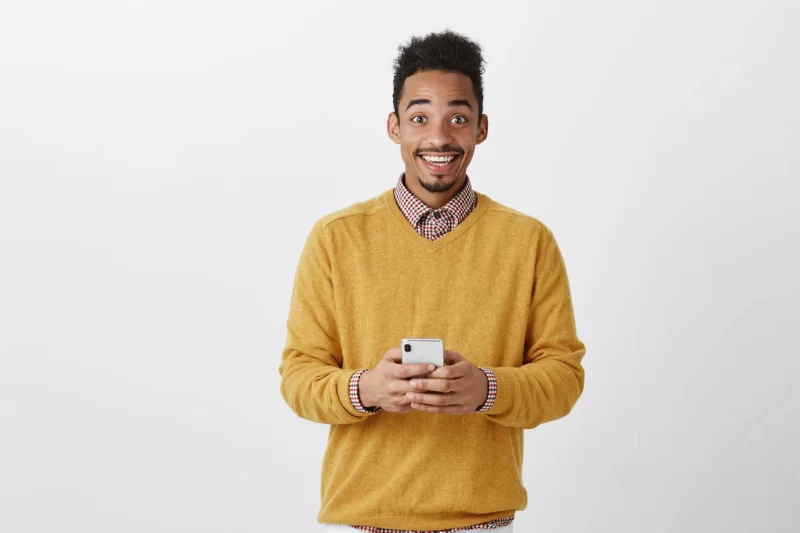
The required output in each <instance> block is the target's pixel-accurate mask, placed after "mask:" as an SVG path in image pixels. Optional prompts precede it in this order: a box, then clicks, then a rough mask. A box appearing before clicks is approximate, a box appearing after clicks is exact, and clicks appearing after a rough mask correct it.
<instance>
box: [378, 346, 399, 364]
mask: <svg viewBox="0 0 800 533" xmlns="http://www.w3.org/2000/svg"><path fill="white" fill-rule="evenodd" d="M383 358H384V359H386V360H387V361H392V362H394V363H402V362H403V352H401V351H400V347H399V346H395V347H393V348H390V349H389V350H387V351H386V353H385V354H383Z"/></svg>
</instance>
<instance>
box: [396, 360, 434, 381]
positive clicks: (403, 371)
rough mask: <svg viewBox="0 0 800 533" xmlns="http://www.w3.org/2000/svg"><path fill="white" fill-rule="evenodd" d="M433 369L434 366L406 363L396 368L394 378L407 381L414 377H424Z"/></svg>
mask: <svg viewBox="0 0 800 533" xmlns="http://www.w3.org/2000/svg"><path fill="white" fill-rule="evenodd" d="M435 369H436V366H434V365H432V364H429V363H408V364H405V365H399V366H397V367H396V369H395V373H394V376H395V377H396V378H398V379H409V378H413V377H416V376H424V375H426V374H429V373H430V372H431V371H432V370H435Z"/></svg>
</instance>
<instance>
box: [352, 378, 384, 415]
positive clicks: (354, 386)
mask: <svg viewBox="0 0 800 533" xmlns="http://www.w3.org/2000/svg"><path fill="white" fill-rule="evenodd" d="M367 371H368V369H366V368H362V369H361V370H358V371H356V372H355V373H354V374H353V375H352V377H351V378H350V381H349V385H348V395H349V398H350V404H351V405H352V406H353V407H354V408H355V410H356V411H358V412H359V413H367V414H375V413H377V412H379V411H380V410H381V408H380V407H377V406H376V407H364V406H363V405H362V404H361V398H359V396H358V382H359V380H360V379H361V376H362V375H363V374H364V372H367Z"/></svg>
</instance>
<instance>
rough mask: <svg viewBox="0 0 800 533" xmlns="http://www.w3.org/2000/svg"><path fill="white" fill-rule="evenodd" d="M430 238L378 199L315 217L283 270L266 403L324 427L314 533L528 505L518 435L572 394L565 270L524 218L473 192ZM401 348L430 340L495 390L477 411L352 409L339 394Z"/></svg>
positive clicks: (578, 373)
mask: <svg viewBox="0 0 800 533" xmlns="http://www.w3.org/2000/svg"><path fill="white" fill-rule="evenodd" d="M476 194H477V197H478V202H477V205H476V207H475V210H474V211H473V212H472V213H471V214H470V215H469V216H468V217H467V218H466V220H464V221H463V222H462V223H461V224H459V225H458V226H456V228H455V229H453V230H452V231H451V232H449V233H447V234H446V235H445V236H444V237H442V238H440V239H438V240H435V241H431V240H428V239H426V238H425V237H423V236H421V235H419V234H418V233H417V232H416V231H415V230H414V228H413V227H412V226H411V225H410V224H409V223H408V221H407V220H406V219H405V217H404V216H403V213H402V212H401V211H400V209H399V207H398V206H397V204H396V203H395V200H394V196H393V194H392V190H391V189H389V190H387V191H386V192H384V193H382V194H380V195H378V196H376V197H374V198H370V199H368V200H366V201H363V202H359V203H355V204H353V205H350V206H348V207H346V208H344V209H341V210H339V211H336V212H334V213H331V214H328V215H326V216H324V217H321V218H320V219H319V220H317V221H316V223H315V224H314V226H313V229H312V231H311V232H310V234H309V236H308V239H307V241H306V242H305V245H304V248H303V251H302V253H301V256H300V260H299V264H298V267H297V273H296V277H295V279H294V288H293V291H292V297H291V305H290V309H289V316H288V320H287V322H286V325H287V338H286V345H285V349H284V351H283V355H282V361H281V364H280V367H279V371H280V374H281V376H282V382H281V393H282V395H283V397H284V399H285V400H286V402H287V403H288V405H289V406H290V407H291V409H292V410H293V411H294V412H295V413H296V414H297V415H298V416H300V417H302V418H304V419H307V420H311V421H314V422H318V423H322V424H329V425H330V431H329V440H328V447H327V450H326V452H325V455H324V458H323V468H322V479H321V483H322V484H321V498H322V501H321V508H320V510H319V514H318V516H317V520H318V522H320V523H340V524H358V525H368V526H374V527H384V528H397V529H413V530H439V529H447V528H456V527H463V526H467V525H472V524H477V523H481V522H485V521H488V520H493V519H496V518H502V517H506V516H511V515H513V514H515V511H517V510H522V509H525V508H526V507H527V492H526V489H525V487H524V486H523V484H522V459H523V449H524V448H523V430H525V429H530V428H534V427H536V426H538V425H540V424H542V423H544V422H548V421H552V420H555V419H558V418H561V417H563V416H565V415H566V414H567V413H569V412H570V410H571V409H572V407H573V406H574V405H575V403H576V402H577V400H578V398H579V397H580V395H581V393H582V392H583V384H584V369H583V367H582V366H581V361H582V359H583V356H584V354H585V352H586V348H585V346H584V344H583V343H582V341H581V340H580V339H579V338H578V336H577V332H576V325H575V319H574V315H573V307H572V301H571V295H570V288H569V282H568V279H567V272H566V268H565V263H564V260H563V257H562V255H561V252H560V250H559V247H558V245H557V243H556V240H555V239H554V237H553V234H552V232H551V231H550V230H549V229H548V228H547V227H546V226H545V225H544V224H543V223H542V222H540V221H538V220H537V219H535V218H533V217H531V216H528V215H525V214H523V213H520V212H518V211H515V210H513V209H511V208H509V207H506V206H504V205H502V204H500V203H498V202H496V201H494V200H493V199H491V198H490V197H489V196H487V195H484V194H482V193H479V192H477V191H476ZM403 337H439V338H441V339H443V340H444V343H445V348H447V349H451V350H455V351H457V352H458V353H460V354H461V355H462V356H464V357H465V358H467V359H469V360H470V361H471V362H472V363H473V364H475V365H476V366H485V367H489V368H491V369H492V370H493V371H494V373H495V375H496V376H497V398H496V400H495V404H494V406H493V407H492V408H491V410H489V411H487V412H485V413H474V414H469V415H460V416H454V415H434V414H430V413H423V412H421V411H411V412H410V413H406V414H394V413H389V412H386V411H382V412H380V413H377V414H366V413H361V412H359V411H357V410H356V409H355V408H354V407H353V405H352V403H351V401H350V397H349V391H348V384H349V380H350V377H351V376H352V375H353V373H354V372H355V371H356V370H357V369H360V368H373V367H374V366H375V365H376V364H377V362H378V361H379V360H380V359H381V357H382V356H383V355H384V353H385V352H386V351H387V350H388V349H389V348H391V347H394V346H399V345H400V339H401V338H403Z"/></svg>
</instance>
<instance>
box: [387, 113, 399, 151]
mask: <svg viewBox="0 0 800 533" xmlns="http://www.w3.org/2000/svg"><path fill="white" fill-rule="evenodd" d="M386 133H388V134H389V138H390V139H391V140H392V141H394V143H395V144H400V124H399V123H398V122H397V115H395V113H394V111H392V112H391V113H389V116H388V117H387V118H386Z"/></svg>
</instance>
